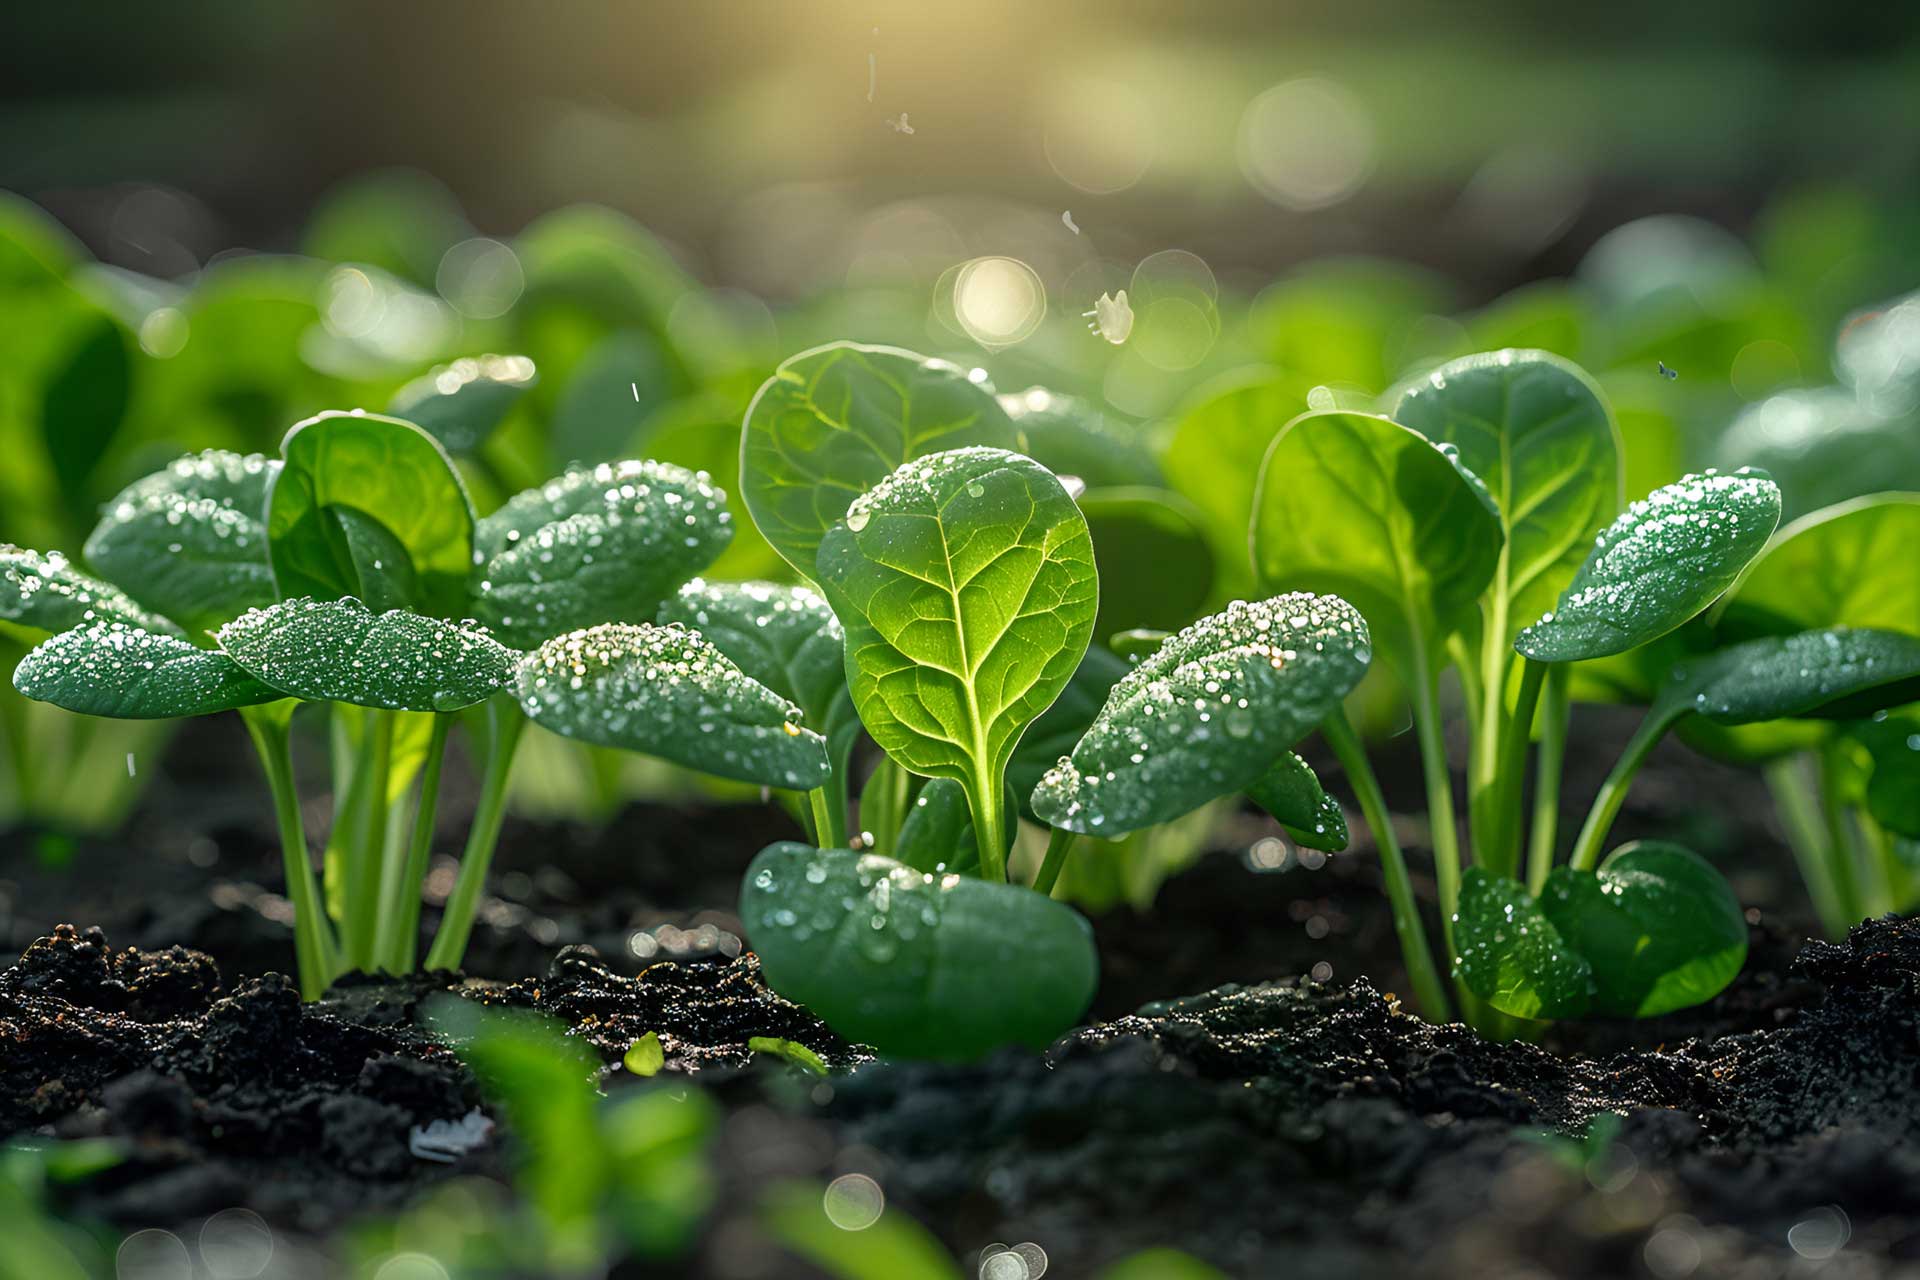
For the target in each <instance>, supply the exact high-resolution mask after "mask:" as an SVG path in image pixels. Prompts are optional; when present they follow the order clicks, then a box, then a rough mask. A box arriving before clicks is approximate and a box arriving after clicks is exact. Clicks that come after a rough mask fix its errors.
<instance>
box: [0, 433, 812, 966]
mask: <svg viewBox="0 0 1920 1280" xmlns="http://www.w3.org/2000/svg"><path fill="white" fill-rule="evenodd" d="M282 452H283V457H282V459H280V460H273V461H269V460H266V459H262V458H259V457H246V458H243V457H239V456H237V455H232V454H217V453H214V454H203V455H199V456H198V457H195V458H190V459H185V460H183V461H182V462H181V463H178V464H175V465H174V466H173V467H171V468H169V469H168V470H166V471H163V472H161V473H159V474H158V475H156V476H153V477H149V478H148V479H147V480H144V481H141V482H140V483H139V484H136V485H135V486H134V487H133V488H132V489H130V490H129V491H128V493H127V494H125V495H122V500H120V501H118V502H116V503H114V504H111V505H110V506H109V508H108V511H107V514H106V517H105V518H104V519H103V521H102V523H101V525H100V527H99V528H98V529H96V530H95V532H94V535H93V536H92V537H91V538H90V539H89V540H88V547H89V556H90V560H91V562H92V563H94V564H95V565H97V566H99V567H101V568H103V569H104V570H105V571H107V572H109V573H110V574H111V575H112V578H113V579H114V581H117V582H119V583H121V584H123V585H124V587H125V588H126V590H124V591H123V590H122V589H121V588H120V587H116V586H114V585H112V584H111V583H109V582H104V581H100V580H97V579H93V578H90V577H87V576H85V575H81V574H80V573H79V572H78V571H77V570H75V569H74V568H73V567H72V566H71V565H69V564H67V563H66V562H65V561H64V560H61V559H59V558H58V557H41V556H37V555H35V554H34V553H31V552H11V551H10V552H8V553H7V560H6V564H7V565H8V570H9V581H11V582H13V583H14V584H15V588H16V589H15V591H14V592H11V593H8V594H7V596H6V597H5V598H6V600H7V605H6V608H8V609H9V611H10V614H11V616H12V617H14V618H15V619H16V620H18V621H19V622H21V623H23V624H24V625H27V626H32V627H35V628H38V629H39V630H41V631H44V632H48V633H52V634H51V638H50V639H47V640H46V641H45V642H44V643H42V644H41V645H40V646H39V647H38V648H37V649H35V650H34V651H33V652H32V653H31V654H29V655H28V657H27V658H26V659H25V660H23V661H22V662H21V664H20V666H19V668H18V669H17V671H16V672H15V676H14V684H15V687H16V688H18V689H19V690H20V692H22V693H24V694H26V695H27V696H28V697H30V698H35V699H39V700H42V701H46V702H51V703H54V704H56V705H58V706H61V707H64V708H66V709H68V710H71V711H77V712H81V713H84V714H87V715H94V716H107V717H115V718H125V719H166V718H174V717H181V716H193V715H206V714H211V713H214V712H218V711H223V710H229V709H232V710H238V711H239V712H240V714H241V717H242V719H243V720H244V721H245V723H246V726H247V729H248V731H249V733H250V735H251V737H252V739H253V742H254V746H255V748H256V750H257V751H258V753H259V756H260V760H261V763H262V766H263V768H264V770H265V773H266V777H267V781H268V785H269V789H270V790H271V792H272V795H273V800H274V808H275V812H276V815H277V819H278V822H279V827H280V834H281V842H282V847H283V853H284V862H285V870H286V878H287V886H288V894H289V897H290V898H291V899H292V901H293V905H294V917H295V941H296V953H297V959H298V967H299V974H300V981H301V987H302V990H303V991H304V993H305V994H306V995H307V996H308V997H310V998H311V997H315V996H318V995H319V994H320V992H321V991H322V990H324V989H325V987H326V986H327V985H328V984H329V983H330V982H331V981H332V980H333V979H334V978H335V977H337V976H339V975H340V974H341V973H343V972H346V971H348V970H350V969H367V970H376V969H378V970H386V971H389V972H404V971H407V970H409V969H411V968H413V967H414V965H415V963H416V947H417V945H418V937H419V915H420V908H421V902H420V894H421V883H422V880H423V878H424V876H425V873H426V870H427V864H428V859H429V855H430V853H431V850H432V842H433V839H434V834H435V828H436V818H437V805H438V794H439V788H440V782H441V773H442V764H443V760H444V757H445V752H446V746H447V741H448V738H449V736H450V734H451V732H452V731H453V729H454V727H455V725H456V723H457V722H459V721H465V722H466V725H467V729H468V732H469V736H470V738H471V740H472V754H473V756H474V758H475V759H476V760H477V761H478V762H479V765H480V770H481V783H480V793H479V798H478V801H477V804H476V808H475V812H474V816H473V821H472V825H471V827H470V828H469V832H468V836H467V840H466V845H465V849H464V852H463V854H462V856H461V862H460V870H459V873H458V875H457V877H456V878H455V881H454V886H453V891H452V894H451V895H450V896H449V898H448V899H447V902H446V905H445V908H444V910H443V912H442V916H441V920H440V925H439V928H438V931H437V932H436V933H435V935H434V939H433V944H432V947H431V949H430V950H429V951H428V953H427V956H426V960H425V962H426V964H427V965H428V966H429V967H435V968H444V967H452V966H455V965H457V964H458V963H459V962H460V959H461V956H462V955H463V954H464V952H465V950H466V944H467V939H468V936H469V933H470V931H471V928H472V924H473V919H474V914H475V911H476V910H477V908H478V905H479V899H480V891H481V888H482V885H483V884H484V881H485V876H486V872H487V868H488V865H489V863H490V861H491V858H492V854H493V849H494V846H495V843H496V842H497V840H498V837H499V832H500V824H501V821H502V818H503V816H504V810H505V802H506V795H507V783H508V778H509V774H510V771H511V769H512V764H513V759H514V754H515V748H516V746H517V744H518V743H519V741H520V738H521V735H522V731H523V729H524V727H525V725H526V724H527V723H528V722H529V721H531V722H533V723H536V724H539V725H542V726H543V727H545V728H548V729H550V730H552V731H553V732H556V733H559V734H561V735H563V736H567V737H571V738H575V739H578V740H581V741H585V742H591V743H598V744H602V745H607V746H614V747H620V748H625V749H630V750H638V751H642V752H645V753H647V754H650V755H655V756H659V757H661V758H663V759H667V760H671V761H673V762H676V763H679V764H683V765H686V766H688V767H690V768H695V769H700V770H703V771H705V772H708V773H712V774H716V775H719V776H723V777H728V778H734V779H738V780H741V781H745V782H751V783H759V784H761V785H765V786H777V787H782V788H788V789H793V790H797V791H806V790H811V789H814V788H816V787H818V786H820V785H821V784H822V783H823V782H824V781H825V780H826V778H827V775H828V766H827V760H826V743H825V740H824V739H823V738H821V737H820V736H819V735H818V734H815V733H813V732H812V731H811V730H809V729H805V728H802V727H801V724H800V721H801V720H802V719H803V713H802V711H801V710H800V708H798V707H796V706H795V705H793V704H792V703H791V702H789V701H787V700H786V699H784V698H782V697H780V696H779V695H778V694H776V693H774V692H772V691H770V690H769V689H767V688H765V687H764V686H762V685H760V684H758V683H756V682H755V681H754V680H752V679H751V678H749V677H748V676H747V675H745V674H743V673H742V672H741V671H740V669H739V668H738V667H737V666H735V665H734V664H733V663H732V662H731V661H729V660H728V659H727V657H726V656H725V655H724V654H722V653H721V652H720V651H719V650H717V649H716V648H714V647H713V646H712V645H711V644H709V643H707V642H706V641H704V640H702V639H701V637H700V636H699V635H698V634H696V633H695V632H692V631H690V630H687V629H686V628H684V627H682V626H679V625H661V624H657V623H655V622H653V621H651V618H652V617H653V615H654V613H655V611H656V610H658V608H659V607H660V605H661V603H662V602H663V600H664V599H665V598H666V597H669V596H671V595H673V593H674V592H675V590H676V589H677V588H678V587H679V586H680V584H681V583H682V582H684V581H685V580H686V579H687V578H688V577H689V576H690V575H691V574H693V573H695V572H697V571H698V570H699V569H700V568H701V567H703V566H704V564H705V563H706V562H707V561H708V560H710V559H711V558H712V557H713V556H714V555H716V554H718V551H719V550H720V548H722V547H724V545H725V544H726V541H727V537H728V534H729V517H728V513H727V511H726V507H725V500H724V495H722V494H721V493H720V492H719V491H718V490H715V489H714V488H713V487H712V486H711V485H710V484H709V483H708V482H707V481H706V480H705V479H704V478H702V477H700V476H698V475H696V474H694V473H692V472H688V471H684V470H682V469H680V468H678V467H672V466H667V465H665V464H660V463H654V462H622V463H614V464H604V465H600V466H596V467H590V468H581V469H576V470H572V471H569V472H567V473H566V474H564V475H561V476H559V477H556V478H555V479H553V480H551V481H549V482H548V483H546V484H545V485H542V486H540V487H539V488H537V489H534V490H530V491H528V492H526V493H522V494H520V495H518V496H517V497H514V498H512V499H510V500H509V501H508V502H507V503H506V504H505V505H503V506H502V507H501V509H500V510H499V511H497V512H496V513H494V514H493V515H491V516H489V517H487V518H486V519H484V520H480V521H477V522H476V521H475V520H474V518H473V514H472V510H471V507H470V505H469V503H468V499H467V495H466V491H465V487H464V486H463V484H462V483H461V480H460V477H459V475H458V473H457V472H456V471H455V470H454V469H453V467H452V465H451V463H450V462H449V461H448V458H447V455H446V453H445V452H444V450H443V449H442V448H441V446H440V445H439V444H438V443H437V442H436V441H435V440H434V439H433V438H432V437H431V436H429V435H427V434H426V433H425V432H423V431H421V430H420V429H419V428H417V427H415V426H413V425H411V424H409V423H406V422H402V421H399V420H397V419H392V418H382V417H377V416H374V415H367V414H360V413H353V414H323V415H321V416H319V417H317V418H313V419H310V420H308V421H306V422H303V423H301V424H299V425H298V426H296V427H294V428H293V430H292V431H291V432H289V433H288V435H287V438H286V442H285V444H284V446H283V450H282ZM476 618H477V619H480V621H474V619H476ZM626 619H636V620H635V621H632V622H629V621H626ZM556 633H558V634H556ZM306 703H311V704H318V705H321V706H324V707H325V708H326V709H327V718H328V726H329V732H330V737H331V750H330V752H329V756H330V760H331V763H332V765H333V773H334V788H333V796H334V807H333V823H332V829H331V831H330V832H329V835H328V839H327V844H326V849H325V855H324V858H323V872H324V874H323V876H322V877H320V878H316V876H315V875H314V871H313V867H312V862H311V859H310V856H309V852H308V847H307V840H306V833H305V829H304V820H303V816H302V810H301V805H300V803H299V797H298V795H297V793H296V791H295V785H294V770H293V751H292V747H293V738H292V733H291V729H292V724H293V717H294V711H295V709H296V708H297V707H298V706H300V705H301V704H306Z"/></svg>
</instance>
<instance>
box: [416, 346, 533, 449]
mask: <svg viewBox="0 0 1920 1280" xmlns="http://www.w3.org/2000/svg"><path fill="white" fill-rule="evenodd" d="M535 379H536V374H535V372H534V368H533V361H531V360H529V359H527V358H526V357H525V356H496V355H484V356H466V357H463V358H461V359H459V360H455V361H453V362H452V363H451V364H443V365H441V366H440V367H439V368H437V369H434V370H432V371H431V372H429V373H427V374H425V375H423V376H422V377H419V378H415V379H414V380H413V381H412V382H409V383H408V384H407V385H406V386H404V387H401V388H400V389H399V390H398V391H396V392H394V393H393V399H392V401H391V402H389V403H388V405H387V412H389V413H391V414H392V415H393V416H394V417H396V418H405V419H406V420H407V421H408V422H411V423H413V425H415V426H416V427H419V428H420V429H421V430H422V431H425V432H426V433H427V434H428V435H430V436H432V437H433V438H434V439H436V440H438V441H439V442H440V443H441V444H443V445H445V446H446V447H447V448H448V449H449V450H451V451H452V452H454V453H471V452H473V450H475V449H478V448H479V447H480V446H481V445H482V444H484V443H485V442H486V439H487V437H488V436H490V435H492V434H493V431H494V428H495V427H498V426H499V425H500V423H501V421H502V420H504V419H505V418H506V416H507V415H508V414H509V413H512V412H513V407H514V405H516V404H518V403H519V402H520V397H522V396H524V395H525V394H526V393H527V389H528V388H529V387H531V386H533V384H534V381H535Z"/></svg>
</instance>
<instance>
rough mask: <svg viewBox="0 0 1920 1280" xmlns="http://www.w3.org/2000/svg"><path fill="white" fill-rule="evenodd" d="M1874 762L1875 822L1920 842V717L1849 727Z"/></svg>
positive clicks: (1870, 799) (1870, 805)
mask: <svg viewBox="0 0 1920 1280" xmlns="http://www.w3.org/2000/svg"><path fill="white" fill-rule="evenodd" d="M1847 733H1848V736H1849V737H1851V738H1852V739H1853V740H1854V741H1855V742H1858V743H1859V744H1860V745H1861V746H1862V747H1864V748H1865V749H1866V752H1867V755H1868V757H1869V759H1870V761H1871V772H1870V773H1869V774H1868V777H1867V787H1866V795H1865V801H1866V808H1867V812H1868V813H1869V814H1871V815H1873V820H1874V821H1875V822H1878V823H1879V824H1880V825H1881V826H1883V827H1885V828H1886V829H1887V830H1889V831H1891V832H1894V833H1895V834H1897V835H1902V836H1905V837H1907V838H1908V839H1909V840H1920V715H1917V714H1914V713H1913V711H1912V710H1911V709H1909V712H1908V713H1907V714H1905V715H1897V716H1889V717H1886V718H1885V719H1875V720H1863V721H1861V722H1859V723H1857V724H1853V725H1849V726H1848V727H1847Z"/></svg>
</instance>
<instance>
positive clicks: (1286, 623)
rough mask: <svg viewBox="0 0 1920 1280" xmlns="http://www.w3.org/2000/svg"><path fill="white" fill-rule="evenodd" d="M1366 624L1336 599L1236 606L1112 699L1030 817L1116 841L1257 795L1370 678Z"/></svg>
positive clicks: (1040, 792) (1177, 641)
mask: <svg viewBox="0 0 1920 1280" xmlns="http://www.w3.org/2000/svg"><path fill="white" fill-rule="evenodd" d="M1370 657H1371V652H1370V649H1369V641H1368V638H1367V624H1366V621H1365V620H1364V619H1363V618H1361V616H1360V614H1359V612H1358V611H1357V610H1355V609H1354V608H1353V606H1351V605H1349V604H1348V603H1347V602H1346V601H1344V600H1341V599H1339V598H1337V597H1334V596H1313V595H1307V594H1304V593H1300V594H1294V595H1282V596H1275V597H1274V598H1273V599H1271V600H1263V601H1260V602H1259V603H1257V604H1248V603H1246V602H1245V601H1235V602H1234V603H1233V604H1231V605H1229V606H1227V609H1226V611H1225V612H1223V613H1217V614H1214V615H1213V616H1212V617H1210V618H1203V619H1201V620H1200V621H1199V622H1196V623H1194V624H1193V625H1192V626H1190V627H1188V628H1187V629H1186V630H1184V631H1182V632H1180V633H1179V634H1177V635H1175V636H1172V637H1170V638H1169V639H1168V640H1167V641H1166V642H1165V643H1164V644H1162V645H1161V646H1160V648H1159V649H1158V650H1157V651H1156V652H1155V653H1154V654H1153V656H1152V657H1150V658H1148V659H1146V660H1145V661H1144V662H1142V663H1140V665H1138V666H1137V667H1135V668H1134V669H1133V670H1132V671H1130V672H1128V673H1127V675H1126V676H1125V677H1124V678H1122V679H1121V681H1120V682H1119V683H1118V684H1116V685H1115V686H1114V687H1113V692H1112V693H1111V694H1110V695H1108V698H1107V704H1106V707H1105V708H1104V709H1103V710H1102V711H1101V712H1100V715H1099V717H1098V718H1097V719H1095V720H1094V722H1093V725H1092V727H1091V728H1089V729H1088V730H1087V733H1086V736H1085V737H1083V738H1081V739H1080V742H1079V745H1078V746H1076V747H1074V749H1073V754H1072V755H1071V756H1068V757H1063V758H1062V759H1061V761H1060V762H1059V763H1058V764H1057V765H1055V766H1054V767H1053V768H1052V769H1051V770H1049V771H1048V773H1047V775H1046V776H1045V777H1044V778H1042V779H1041V780H1040V785H1039V786H1038V787H1037V788H1035V790H1034V793H1033V808H1034V812H1035V813H1037V814H1039V815H1040V817H1041V818H1042V819H1043V820H1045V821H1047V822H1050V823H1052V824H1053V825H1054V826H1056V827H1064V828H1065V829H1067V830H1069V831H1079V832H1090V833H1092V834H1095V835H1101V836H1107V837H1109V838H1118V837H1119V836H1122V835H1124V834H1126V833H1127V832H1129V831H1134V830H1138V829H1139V828H1141V827H1146V826H1151V825H1153V824H1154V823H1157V822H1165V821H1167V820H1168V819H1169V818H1176V817H1179V816H1180V815H1181V814H1183V813H1189V812H1191V811H1192V810H1194V809H1197V808H1199V807H1200V806H1201V805H1203V804H1205V803H1206V802H1207V801H1209V800H1213V799H1217V798H1219V797H1220V796H1226V795H1232V794H1233V793H1235V792H1237V791H1242V790H1245V789H1246V788H1248V787H1251V786H1253V785H1254V784H1255V783H1257V782H1258V781H1259V780H1260V779H1261V777H1262V776H1263V775H1264V774H1265V773H1266V772H1267V770H1268V768H1269V767H1270V766H1271V765H1272V764H1273V763H1274V761H1275V760H1277V759H1278V758H1279V757H1280V754H1281V753H1282V752H1284V751H1285V750H1286V749H1287V748H1288V747H1291V746H1292V745H1293V744H1294V743H1296V742H1298V741H1299V740H1300V739H1302V738H1304V737H1306V736H1307V734H1309V733H1311V732H1312V731H1313V728H1314V726H1315V725H1317V724H1319V723H1320V722H1321V721H1322V720H1324V719H1325V718H1326V717H1327V715H1328V713H1329V712H1331V711H1332V710H1333V709H1334V708H1336V707H1338V706H1339V705H1340V699H1342V698H1344V697H1345V696H1346V695H1347V693H1348V692H1349V691H1351V690H1352V688H1353V687H1354V686H1355V685H1356V684H1358V683H1359V682H1360V677H1361V676H1362V675H1364V674H1366V670H1367V663H1368V660H1369V659H1370Z"/></svg>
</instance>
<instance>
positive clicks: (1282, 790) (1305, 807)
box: [1247, 751, 1347, 853]
mask: <svg viewBox="0 0 1920 1280" xmlns="http://www.w3.org/2000/svg"><path fill="white" fill-rule="evenodd" d="M1247 798H1248V799H1250V800H1252V801H1253V802H1254V803H1255V804H1257V805H1259V806H1260V807H1261V808H1262V809H1265V810H1266V811H1267V812H1268V813H1270V814H1272V815H1273V817H1274V818H1275V820H1277V821H1278V822H1279V823H1280V825H1281V826H1283V827H1285V828H1286V829H1287V834H1288V835H1290V836H1292V837H1293V839H1294V841H1295V842H1296V843H1298V844H1303V845H1305V846H1306V847H1307V848H1309V849H1325V850H1326V851H1328V852H1329V853H1336V852H1338V851H1339V850H1341V849H1344V848H1346V847H1347V815H1346V813H1345V812H1344V811H1342V810H1341V808H1340V802H1339V801H1338V800H1335V799H1334V798H1333V797H1332V796H1330V795H1328V794H1327V793H1326V790H1325V788H1323V787H1322V786H1321V785H1320V779H1319V778H1317V777H1316V776H1314V772H1313V767H1312V766H1311V765H1309V764H1308V763H1307V762H1306V761H1305V760H1302V759H1301V758H1300V757H1299V756H1297V755H1295V754H1293V752H1291V751H1285V752H1282V753H1281V755H1280V758H1279V759H1278V760H1276V761H1274V764H1273V767H1272V768H1270V769H1268V770H1267V771H1266V772H1265V773H1263V774H1261V775H1260V778H1259V780H1258V781H1257V782H1255V783H1254V784H1253V785H1252V786H1250V787H1248V788H1247Z"/></svg>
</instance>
